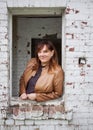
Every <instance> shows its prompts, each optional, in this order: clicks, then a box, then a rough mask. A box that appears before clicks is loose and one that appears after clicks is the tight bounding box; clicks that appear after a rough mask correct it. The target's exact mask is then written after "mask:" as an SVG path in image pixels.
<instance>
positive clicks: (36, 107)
mask: <svg viewBox="0 0 93 130" xmlns="http://www.w3.org/2000/svg"><path fill="white" fill-rule="evenodd" d="M32 110H34V111H41V110H43V106H42V105H33V107H32Z"/></svg>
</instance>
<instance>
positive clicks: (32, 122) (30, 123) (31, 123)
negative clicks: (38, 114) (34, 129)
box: [25, 120, 34, 125]
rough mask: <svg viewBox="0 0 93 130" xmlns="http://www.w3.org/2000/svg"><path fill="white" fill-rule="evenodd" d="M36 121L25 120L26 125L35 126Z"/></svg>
mask: <svg viewBox="0 0 93 130" xmlns="http://www.w3.org/2000/svg"><path fill="white" fill-rule="evenodd" d="M33 124H34V121H33V120H25V125H33Z"/></svg>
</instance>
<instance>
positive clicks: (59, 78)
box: [36, 68, 64, 102]
mask: <svg viewBox="0 0 93 130" xmlns="http://www.w3.org/2000/svg"><path fill="white" fill-rule="evenodd" d="M63 78H64V76H63V70H62V69H61V68H60V69H59V71H57V72H56V74H55V76H54V89H53V92H51V93H36V101H40V102H41V101H47V100H51V99H56V98H59V97H61V96H62V93H63Z"/></svg>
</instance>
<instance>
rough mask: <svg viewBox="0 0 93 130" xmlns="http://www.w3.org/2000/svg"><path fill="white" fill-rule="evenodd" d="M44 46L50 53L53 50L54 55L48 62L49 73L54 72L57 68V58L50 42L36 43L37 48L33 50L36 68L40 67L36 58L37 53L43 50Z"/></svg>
mask: <svg viewBox="0 0 93 130" xmlns="http://www.w3.org/2000/svg"><path fill="white" fill-rule="evenodd" d="M44 45H46V46H47V48H48V49H49V50H50V51H52V50H54V54H53V56H52V57H51V59H50V61H49V72H52V70H54V69H55V68H56V67H57V66H58V57H57V51H56V49H55V47H54V45H53V43H52V42H51V41H49V40H42V41H40V42H38V43H37V46H36V49H35V56H36V60H37V63H38V66H40V64H41V63H40V60H39V58H38V52H39V51H40V50H41V49H43V47H44Z"/></svg>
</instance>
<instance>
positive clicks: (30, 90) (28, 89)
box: [26, 66, 42, 94]
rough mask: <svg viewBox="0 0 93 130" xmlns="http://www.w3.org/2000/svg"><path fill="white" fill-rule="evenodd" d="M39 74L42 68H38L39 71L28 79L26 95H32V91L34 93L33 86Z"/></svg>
mask: <svg viewBox="0 0 93 130" xmlns="http://www.w3.org/2000/svg"><path fill="white" fill-rule="evenodd" d="M41 72H42V67H41V66H40V67H39V69H38V70H37V72H36V74H35V76H32V77H31V78H30V80H29V81H28V83H27V87H26V93H27V94H30V93H34V91H35V84H36V82H37V80H38V78H39V77H40V75H41Z"/></svg>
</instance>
